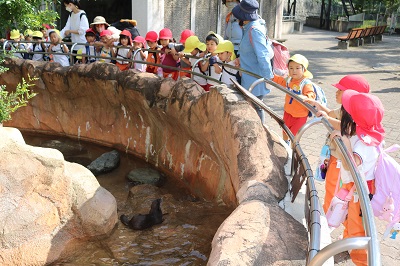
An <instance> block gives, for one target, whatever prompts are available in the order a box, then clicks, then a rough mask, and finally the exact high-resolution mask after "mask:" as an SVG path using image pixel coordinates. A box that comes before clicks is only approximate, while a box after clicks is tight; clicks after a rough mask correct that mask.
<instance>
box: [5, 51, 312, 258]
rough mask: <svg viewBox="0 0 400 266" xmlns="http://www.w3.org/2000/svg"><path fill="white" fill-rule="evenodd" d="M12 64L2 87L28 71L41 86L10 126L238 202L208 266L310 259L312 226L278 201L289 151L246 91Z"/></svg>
mask: <svg viewBox="0 0 400 266" xmlns="http://www.w3.org/2000/svg"><path fill="white" fill-rule="evenodd" d="M5 65H6V66H7V67H8V68H9V71H8V72H6V73H4V74H2V75H1V76H0V84H6V85H7V89H11V88H15V86H16V84H17V83H18V82H20V80H21V78H22V77H24V78H27V77H28V75H29V76H31V77H37V78H38V80H37V81H35V86H34V87H33V89H34V90H35V91H36V92H38V93H39V94H38V95H37V96H36V97H35V98H33V99H32V100H31V101H30V102H29V106H27V107H24V108H21V109H19V110H18V111H17V112H16V113H14V114H13V116H12V120H11V121H10V122H7V123H5V125H7V126H14V127H17V128H19V129H22V130H31V131H35V132H44V133H47V134H61V135H66V136H70V137H76V138H80V139H85V140H89V141H93V142H97V143H100V144H102V145H108V146H114V147H116V148H119V149H120V150H123V151H126V152H129V153H132V154H134V155H136V156H137V157H139V158H143V159H145V160H146V161H148V162H150V163H152V164H154V165H155V166H156V167H157V168H158V169H159V170H160V171H162V172H164V173H165V174H167V176H168V177H169V178H175V180H176V183H177V185H178V184H182V183H183V184H184V185H185V187H186V188H187V189H189V190H190V191H191V193H193V194H195V195H196V196H199V197H202V198H204V199H207V200H211V201H215V202H219V203H224V204H226V205H230V206H239V207H238V208H237V209H236V210H235V211H234V213H232V215H231V216H230V217H228V219H227V220H226V221H225V222H224V223H223V224H222V225H221V227H220V228H219V229H218V232H217V233H216V235H215V236H214V240H213V243H212V246H213V249H212V252H211V254H210V257H209V265H227V264H230V265H237V262H238V261H243V263H241V264H240V265H263V264H262V261H264V260H265V259H266V258H268V259H267V260H265V261H268V265H272V264H274V263H278V264H279V263H281V264H279V265H286V264H287V263H288V262H289V264H290V261H301V263H300V264H299V265H301V264H304V260H305V258H306V249H307V232H306V230H305V228H304V227H303V226H302V225H301V224H300V223H298V222H297V221H296V220H294V219H293V218H292V217H291V216H289V215H287V214H286V213H285V212H284V210H282V209H281V208H280V207H279V206H278V200H280V199H282V198H284V196H285V193H286V192H287V190H288V182H287V179H286V177H285V176H284V173H283V164H284V162H285V160H286V152H285V151H283V150H282V149H283V148H282V146H281V145H280V144H279V142H278V141H277V140H276V139H274V138H272V137H271V135H269V133H268V132H266V130H265V129H264V127H263V126H262V125H261V122H260V120H259V117H258V116H257V114H256V112H255V110H254V109H253V108H252V107H251V105H250V104H249V103H248V102H247V101H245V100H244V99H243V97H242V95H241V94H239V93H237V92H235V91H234V90H231V89H228V88H227V87H226V86H225V85H221V86H216V87H213V88H212V89H211V91H210V92H208V93H206V92H205V91H204V90H203V89H202V88H201V87H199V86H198V85H197V84H196V83H194V82H193V81H191V80H190V79H184V80H180V81H178V82H175V81H173V80H171V79H160V78H159V77H157V76H155V75H153V74H148V73H138V72H135V71H134V70H129V71H125V72H120V71H119V69H118V68H117V67H116V66H114V65H112V64H105V63H94V64H90V65H78V66H73V67H66V68H63V67H61V66H60V65H59V64H57V63H40V62H33V61H29V60H27V61H24V60H19V59H14V60H8V61H7V62H6V63H5ZM245 228H248V230H244V229H245ZM243 258H245V260H243ZM260 263H261V264H260ZM270 263H271V264H270ZM278 264H277V265H278ZM289 264H287V265H289ZM290 265H292V264H290Z"/></svg>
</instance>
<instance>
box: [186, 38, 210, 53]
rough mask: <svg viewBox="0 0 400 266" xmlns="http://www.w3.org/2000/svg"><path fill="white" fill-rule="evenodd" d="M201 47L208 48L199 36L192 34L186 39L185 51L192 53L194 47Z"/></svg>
mask: <svg viewBox="0 0 400 266" xmlns="http://www.w3.org/2000/svg"><path fill="white" fill-rule="evenodd" d="M196 48H197V49H199V50H200V51H205V50H206V45H205V43H202V42H201V41H200V40H199V37H197V36H190V37H188V38H187V39H186V42H185V49H183V52H184V53H191V52H192V51H193V50H194V49H196Z"/></svg>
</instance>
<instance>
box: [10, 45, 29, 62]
mask: <svg viewBox="0 0 400 266" xmlns="http://www.w3.org/2000/svg"><path fill="white" fill-rule="evenodd" d="M11 46H12V47H11V49H12V50H14V51H15V50H16V51H15V52H14V56H15V57H18V58H21V59H24V56H23V54H24V53H23V52H17V51H18V50H27V48H26V47H27V46H26V43H12V44H11Z"/></svg>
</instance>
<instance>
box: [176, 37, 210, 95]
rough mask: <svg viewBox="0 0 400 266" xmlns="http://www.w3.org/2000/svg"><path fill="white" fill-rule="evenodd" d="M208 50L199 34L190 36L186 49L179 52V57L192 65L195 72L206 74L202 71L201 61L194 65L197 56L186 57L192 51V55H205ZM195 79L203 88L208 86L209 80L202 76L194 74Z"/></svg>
mask: <svg viewBox="0 0 400 266" xmlns="http://www.w3.org/2000/svg"><path fill="white" fill-rule="evenodd" d="M205 50H206V44H205V43H202V42H200V40H199V38H198V37H197V36H190V37H188V38H187V39H186V42H185V49H184V50H183V51H182V52H181V53H179V57H180V58H181V61H185V63H186V64H188V65H190V68H191V69H193V72H195V73H199V74H203V75H206V73H204V72H201V69H200V63H197V65H196V66H194V68H193V65H194V64H195V63H196V62H197V60H198V59H197V58H192V57H190V58H186V57H185V54H187V53H190V55H193V56H196V57H203V56H204V51H205ZM193 80H194V81H196V82H197V84H199V85H200V86H201V87H202V88H203V89H205V88H206V87H207V80H206V79H205V78H203V77H201V76H197V75H194V76H193Z"/></svg>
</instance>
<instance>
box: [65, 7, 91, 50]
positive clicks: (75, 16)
mask: <svg viewBox="0 0 400 266" xmlns="http://www.w3.org/2000/svg"><path fill="white" fill-rule="evenodd" d="M63 3H64V6H65V10H67V11H68V12H71V14H70V15H69V16H68V20H67V23H66V24H65V27H64V28H63V29H62V30H61V31H60V37H61V38H64V37H66V36H69V35H71V41H72V42H73V43H86V38H85V34H86V30H87V29H88V28H89V21H88V19H87V17H86V13H85V11H83V10H81V9H80V8H81V4H80V2H79V0H63ZM79 49H85V46H84V45H76V46H74V50H73V51H72V52H73V53H75V54H76V53H77V52H78V50H79Z"/></svg>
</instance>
